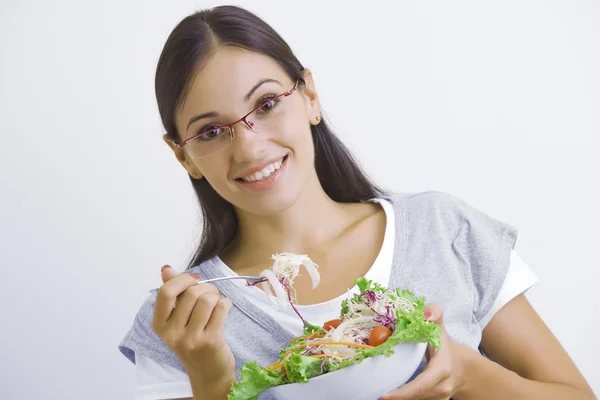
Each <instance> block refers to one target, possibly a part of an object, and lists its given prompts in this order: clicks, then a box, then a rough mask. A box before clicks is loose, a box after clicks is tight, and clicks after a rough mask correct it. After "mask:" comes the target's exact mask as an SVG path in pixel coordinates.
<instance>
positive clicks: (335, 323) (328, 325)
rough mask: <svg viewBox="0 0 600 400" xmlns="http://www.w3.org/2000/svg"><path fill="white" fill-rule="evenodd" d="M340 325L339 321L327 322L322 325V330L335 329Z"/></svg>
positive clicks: (340, 321)
mask: <svg viewBox="0 0 600 400" xmlns="http://www.w3.org/2000/svg"><path fill="white" fill-rule="evenodd" d="M341 323H342V320H341V319H332V320H331V321H327V322H325V323H324V324H323V329H324V330H326V331H328V330H330V329H335V328H337V327H338V326H340V324H341Z"/></svg>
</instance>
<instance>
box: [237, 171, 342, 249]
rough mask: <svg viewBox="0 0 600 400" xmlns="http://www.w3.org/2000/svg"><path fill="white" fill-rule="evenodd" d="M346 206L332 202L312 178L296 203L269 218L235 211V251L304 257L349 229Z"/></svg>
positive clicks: (315, 179) (316, 180)
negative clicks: (283, 253) (301, 255)
mask: <svg viewBox="0 0 600 400" xmlns="http://www.w3.org/2000/svg"><path fill="white" fill-rule="evenodd" d="M348 206H349V205H348V204H345V203H337V202H335V201H333V200H332V199H331V198H330V197H329V196H327V194H326V193H325V191H324V190H323V188H322V187H321V185H320V183H319V180H318V178H317V176H316V174H315V175H314V177H313V178H311V179H310V181H309V184H308V185H307V187H305V189H304V191H303V192H302V194H301V195H300V197H299V198H298V200H297V201H296V202H295V203H294V205H292V206H291V207H289V208H288V209H286V210H284V211H282V212H280V213H278V214H276V215H272V216H268V217H265V216H257V215H253V214H249V213H246V212H243V211H240V210H238V221H239V231H238V236H237V238H236V240H235V241H234V242H235V244H234V247H235V248H236V251H238V252H239V251H243V253H246V250H247V249H251V251H249V253H250V254H257V255H262V257H263V258H264V254H269V255H271V254H275V253H282V252H291V253H300V254H306V252H307V251H308V249H312V248H315V247H323V245H324V244H326V243H327V242H329V241H330V240H332V239H333V238H335V237H336V236H338V235H339V234H340V232H341V231H342V230H344V229H345V228H346V227H347V226H348V222H349V221H350V220H351V218H352V216H351V214H350V213H349V212H348Z"/></svg>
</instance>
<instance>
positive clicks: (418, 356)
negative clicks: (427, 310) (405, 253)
mask: <svg viewBox="0 0 600 400" xmlns="http://www.w3.org/2000/svg"><path fill="white" fill-rule="evenodd" d="M273 258H274V259H275V264H274V265H273V267H272V268H271V270H269V271H265V272H266V273H264V276H265V277H267V276H268V280H267V282H268V284H269V285H270V286H271V287H273V290H274V291H275V293H276V296H273V297H277V298H279V299H280V300H282V301H283V300H286V297H287V300H288V303H289V305H290V306H291V307H294V302H293V301H292V296H291V290H292V286H293V279H294V278H295V277H296V276H297V275H298V269H299V267H300V266H304V267H305V268H306V269H307V271H309V274H310V276H311V278H313V287H316V285H318V283H319V282H318V276H319V274H318V272H317V271H316V265H315V264H314V263H312V261H310V259H309V258H308V257H307V256H300V255H294V254H283V255H275V256H273ZM355 283H356V285H357V287H358V289H359V291H358V292H357V293H356V294H354V295H353V296H349V297H348V298H347V299H345V300H344V301H343V302H342V305H341V310H340V314H339V316H337V318H335V319H332V320H331V321H328V322H326V323H325V324H324V325H323V326H321V327H320V326H315V325H312V324H311V323H310V322H308V321H305V320H304V319H302V316H301V315H300V313H297V314H298V316H299V317H300V318H301V319H302V321H303V323H304V334H303V335H302V336H299V337H296V338H294V339H293V340H291V341H290V343H289V345H288V347H287V348H286V349H282V350H281V352H280V355H279V357H278V359H277V360H273V363H272V364H270V365H267V366H264V367H261V366H259V365H258V363H256V362H250V363H248V364H246V365H244V366H243V367H242V369H241V370H240V379H239V380H238V381H236V382H234V383H233V384H232V386H231V391H230V393H229V395H228V400H251V399H257V398H258V396H259V395H260V394H261V393H263V392H268V393H269V394H271V395H272V396H273V397H275V398H276V399H278V400H305V399H308V398H327V399H331V400H334V399H353V400H362V399H364V400H373V399H378V398H379V397H381V396H383V395H385V394H386V393H388V392H390V391H392V390H394V389H396V388H398V387H400V386H402V385H404V384H405V383H406V382H407V381H408V380H409V379H410V378H411V376H412V375H413V374H414V373H415V371H416V370H417V368H418V367H419V364H420V363H421V361H422V359H423V357H424V354H425V351H426V349H427V345H428V344H431V345H433V346H435V347H438V348H439V345H440V335H441V330H440V327H439V326H438V325H436V324H435V323H433V322H430V321H427V320H426V319H425V317H424V316H423V309H424V307H425V299H424V298H423V297H416V296H415V295H414V294H413V293H412V292H411V291H409V290H406V289H388V288H386V287H384V286H381V285H380V284H379V283H376V282H373V281H370V280H368V279H366V278H358V279H356V280H355ZM275 286H278V287H275ZM266 289H267V288H266V287H265V290H266ZM267 294H269V295H270V296H272V294H271V293H270V290H269V291H268V292H267ZM279 304H282V303H281V302H280V303H279ZM294 308H295V307H294ZM296 311H297V309H296Z"/></svg>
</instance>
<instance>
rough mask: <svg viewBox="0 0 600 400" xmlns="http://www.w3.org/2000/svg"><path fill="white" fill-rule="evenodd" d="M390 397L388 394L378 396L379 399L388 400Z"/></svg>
mask: <svg viewBox="0 0 600 400" xmlns="http://www.w3.org/2000/svg"><path fill="white" fill-rule="evenodd" d="M390 399H391V397H390V396H383V397H381V398H380V400H390Z"/></svg>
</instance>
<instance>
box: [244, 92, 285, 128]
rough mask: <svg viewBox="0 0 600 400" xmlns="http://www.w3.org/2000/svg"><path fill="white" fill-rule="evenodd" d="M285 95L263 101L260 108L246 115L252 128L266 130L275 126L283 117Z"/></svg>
mask: <svg viewBox="0 0 600 400" xmlns="http://www.w3.org/2000/svg"><path fill="white" fill-rule="evenodd" d="M285 98H286V96H279V97H276V98H274V99H273V100H271V101H269V102H267V103H264V104H263V105H262V106H261V107H260V108H258V109H257V110H256V111H254V112H253V113H252V114H250V115H249V116H248V121H249V122H250V123H251V124H252V129H254V130H256V131H259V132H260V131H262V132H264V131H268V130H269V129H271V128H273V127H274V126H277V125H278V124H279V123H280V122H281V120H282V119H284V118H285V111H286V102H285V101H284V100H285Z"/></svg>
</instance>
